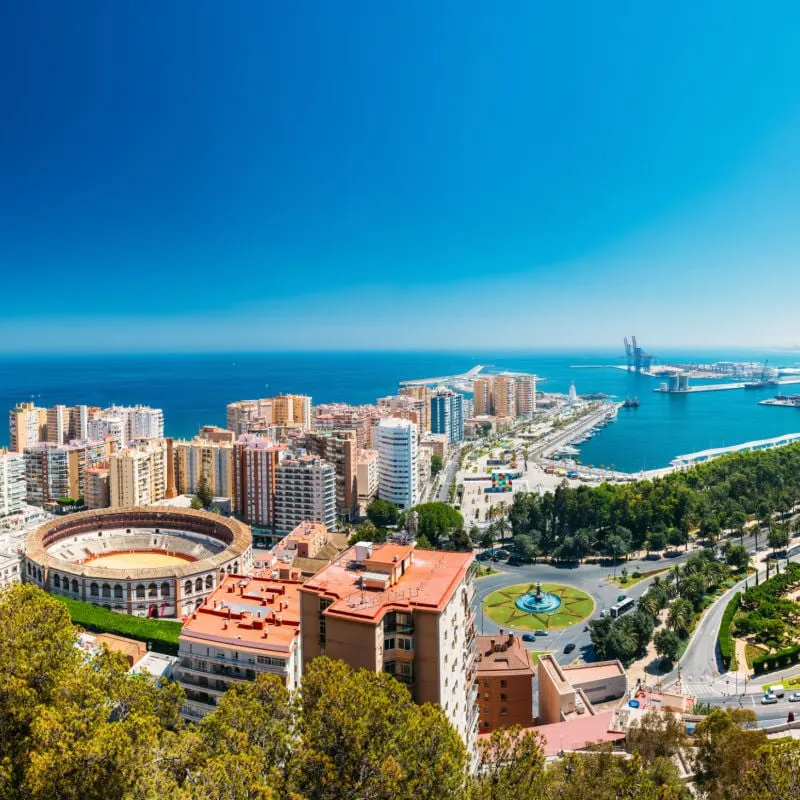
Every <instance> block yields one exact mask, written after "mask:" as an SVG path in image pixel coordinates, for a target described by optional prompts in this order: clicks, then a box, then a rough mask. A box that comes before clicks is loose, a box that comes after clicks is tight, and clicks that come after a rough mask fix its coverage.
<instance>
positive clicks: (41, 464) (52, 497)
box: [24, 442, 107, 506]
mask: <svg viewBox="0 0 800 800" xmlns="http://www.w3.org/2000/svg"><path fill="white" fill-rule="evenodd" d="M24 458H25V490H26V495H27V501H28V503H30V504H31V505H36V506H44V505H45V504H46V503H52V502H55V501H56V500H58V499H59V498H60V497H72V498H73V499H75V500H77V499H78V498H80V497H83V496H84V492H85V471H86V469H88V468H89V467H94V466H97V465H98V464H102V463H103V462H104V461H105V460H106V458H107V446H106V443H105V442H72V443H71V444H53V443H50V442H40V443H39V444H36V445H33V446H32V447H28V448H26V450H25V454H24Z"/></svg>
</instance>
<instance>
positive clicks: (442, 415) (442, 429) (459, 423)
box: [430, 389, 464, 444]
mask: <svg viewBox="0 0 800 800" xmlns="http://www.w3.org/2000/svg"><path fill="white" fill-rule="evenodd" d="M463 400H464V398H463V396H462V395H460V394H457V393H456V392H451V391H450V390H449V389H437V390H436V392H435V393H434V395H433V397H431V412H430V419H431V425H430V430H431V433H443V434H445V435H446V436H447V439H448V441H449V442H450V444H456V443H458V442H461V441H463V439H464V410H463V407H462V403H463Z"/></svg>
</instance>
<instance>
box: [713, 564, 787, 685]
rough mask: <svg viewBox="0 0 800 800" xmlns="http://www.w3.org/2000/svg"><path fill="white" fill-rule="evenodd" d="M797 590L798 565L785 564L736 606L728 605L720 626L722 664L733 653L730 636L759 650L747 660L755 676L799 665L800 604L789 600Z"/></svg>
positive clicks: (742, 596)
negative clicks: (740, 639)
mask: <svg viewBox="0 0 800 800" xmlns="http://www.w3.org/2000/svg"><path fill="white" fill-rule="evenodd" d="M777 568H778V567H777V565H776V569H777ZM798 588H800V564H795V563H788V564H787V565H786V567H785V569H784V571H783V572H779V573H777V574H775V575H773V577H771V578H769V579H768V580H765V581H762V582H761V583H760V584H757V585H754V586H751V587H749V588H748V589H747V590H746V591H745V592H744V593H743V594H741V596H740V597H739V601H738V603H736V604H735V605H734V604H733V601H731V603H729V605H728V608H727V609H726V610H725V617H723V621H722V625H721V626H720V637H719V641H720V650H721V653H722V658H723V661H725V659H726V658H730V655H729V654H730V652H731V651H733V650H735V643H734V640H733V638H732V636H733V635H735V636H737V637H741V638H744V639H745V640H746V642H747V644H748V645H750V646H752V647H758V649H759V650H760V653H759V654H758V655H756V656H755V657H753V658H751V660H750V664H751V666H752V668H753V669H754V670H755V671H756V672H759V673H760V672H764V671H766V670H770V669H777V668H780V667H785V666H789V665H790V664H795V663H797V662H798V661H800V602H798V601H797V600H795V599H792V598H791V595H792V594H793V593H794V592H795V591H796V590H797V589H798ZM737 596H738V595H737Z"/></svg>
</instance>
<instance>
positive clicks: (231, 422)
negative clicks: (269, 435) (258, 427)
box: [225, 398, 273, 437]
mask: <svg viewBox="0 0 800 800" xmlns="http://www.w3.org/2000/svg"><path fill="white" fill-rule="evenodd" d="M272 418H273V417H272V400H271V399H270V398H263V399H261V400H237V401H236V402H235V403H228V406H227V408H226V415H225V419H226V422H225V427H226V428H227V429H228V430H229V431H233V432H234V433H235V434H236V436H237V437H239V436H242V435H243V434H245V433H249V432H250V425H251V423H253V422H255V421H256V420H260V421H263V422H264V423H265V424H267V425H272Z"/></svg>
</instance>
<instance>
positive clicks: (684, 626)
mask: <svg viewBox="0 0 800 800" xmlns="http://www.w3.org/2000/svg"><path fill="white" fill-rule="evenodd" d="M693 617H694V609H693V608H692V604H691V603H690V602H689V601H688V600H681V599H679V600H675V601H674V602H673V603H672V605H671V606H670V607H669V614H668V615H667V627H668V628H669V629H670V630H673V631H675V632H676V633H685V632H686V631H688V630H689V626H690V625H691V624H692V618H693Z"/></svg>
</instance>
